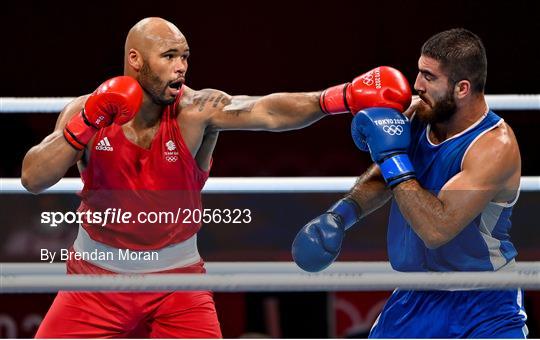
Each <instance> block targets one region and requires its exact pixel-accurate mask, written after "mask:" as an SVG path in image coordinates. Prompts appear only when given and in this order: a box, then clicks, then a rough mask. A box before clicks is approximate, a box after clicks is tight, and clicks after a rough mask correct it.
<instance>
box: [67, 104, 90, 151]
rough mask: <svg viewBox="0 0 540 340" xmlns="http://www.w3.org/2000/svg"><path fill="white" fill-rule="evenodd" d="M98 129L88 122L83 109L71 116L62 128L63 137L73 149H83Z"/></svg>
mask: <svg viewBox="0 0 540 340" xmlns="http://www.w3.org/2000/svg"><path fill="white" fill-rule="evenodd" d="M97 131H98V129H97V128H96V127H94V126H93V125H91V124H90V122H89V121H88V119H87V118H86V115H85V114H84V109H83V110H82V111H81V112H79V113H78V114H76V115H75V116H73V117H72V118H71V119H70V121H69V122H68V123H67V124H66V127H65V128H64V138H65V139H66V141H67V142H68V143H69V144H70V145H71V146H72V147H74V148H75V149H77V150H79V151H81V150H83V149H84V148H85V147H86V145H87V144H88V142H89V141H90V139H92V137H93V136H94V135H95V134H96V132H97Z"/></svg>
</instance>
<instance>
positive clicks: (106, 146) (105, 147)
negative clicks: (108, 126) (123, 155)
mask: <svg viewBox="0 0 540 340" xmlns="http://www.w3.org/2000/svg"><path fill="white" fill-rule="evenodd" d="M96 150H100V151H113V147H112V145H111V143H109V138H107V137H103V139H101V140H100V141H99V143H98V144H97V145H96Z"/></svg>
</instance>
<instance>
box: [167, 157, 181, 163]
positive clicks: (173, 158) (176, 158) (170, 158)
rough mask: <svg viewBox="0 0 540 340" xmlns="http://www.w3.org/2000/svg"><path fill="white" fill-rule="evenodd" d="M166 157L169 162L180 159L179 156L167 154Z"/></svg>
mask: <svg viewBox="0 0 540 340" xmlns="http://www.w3.org/2000/svg"><path fill="white" fill-rule="evenodd" d="M165 159H166V160H167V162H171V163H172V162H176V161H177V160H178V157H177V156H167V157H165Z"/></svg>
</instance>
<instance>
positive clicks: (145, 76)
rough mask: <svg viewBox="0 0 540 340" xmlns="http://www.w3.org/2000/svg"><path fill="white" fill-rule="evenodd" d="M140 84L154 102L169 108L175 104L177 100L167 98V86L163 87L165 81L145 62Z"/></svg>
mask: <svg viewBox="0 0 540 340" xmlns="http://www.w3.org/2000/svg"><path fill="white" fill-rule="evenodd" d="M139 82H140V84H141V87H142V88H143V90H144V91H145V92H146V93H148V94H149V95H150V98H151V99H152V102H153V103H154V104H157V105H160V106H167V105H170V104H172V103H174V100H175V98H174V97H172V98H170V99H169V98H166V96H165V91H166V90H167V86H166V85H161V84H162V83H163V81H162V80H161V79H160V78H159V77H158V75H157V74H155V73H154V72H153V71H152V69H150V66H148V63H147V62H145V63H144V64H143V66H142V68H141V71H140V76H139Z"/></svg>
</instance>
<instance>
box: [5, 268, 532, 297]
mask: <svg viewBox="0 0 540 340" xmlns="http://www.w3.org/2000/svg"><path fill="white" fill-rule="evenodd" d="M0 280H1V282H0V292H1V293H23V292H24V293H46V292H48V293H53V292H57V291H59V290H69V291H169V290H211V291H215V292H238V291H240V292H262V291H271V292H283V291H286V292H292V291H362V290H370V291H373V290H375V291H382V290H394V289H395V288H402V289H414V290H437V289H451V290H455V289H510V288H523V289H527V290H540V274H539V273H538V272H525V273H524V272H461V273H458V272H447V273H438V272H437V273H436V272H429V273H360V274H291V273H288V274H276V273H270V274H223V275H220V274H205V275H201V274H148V275H65V276H60V275H18V276H3V277H0Z"/></svg>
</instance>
